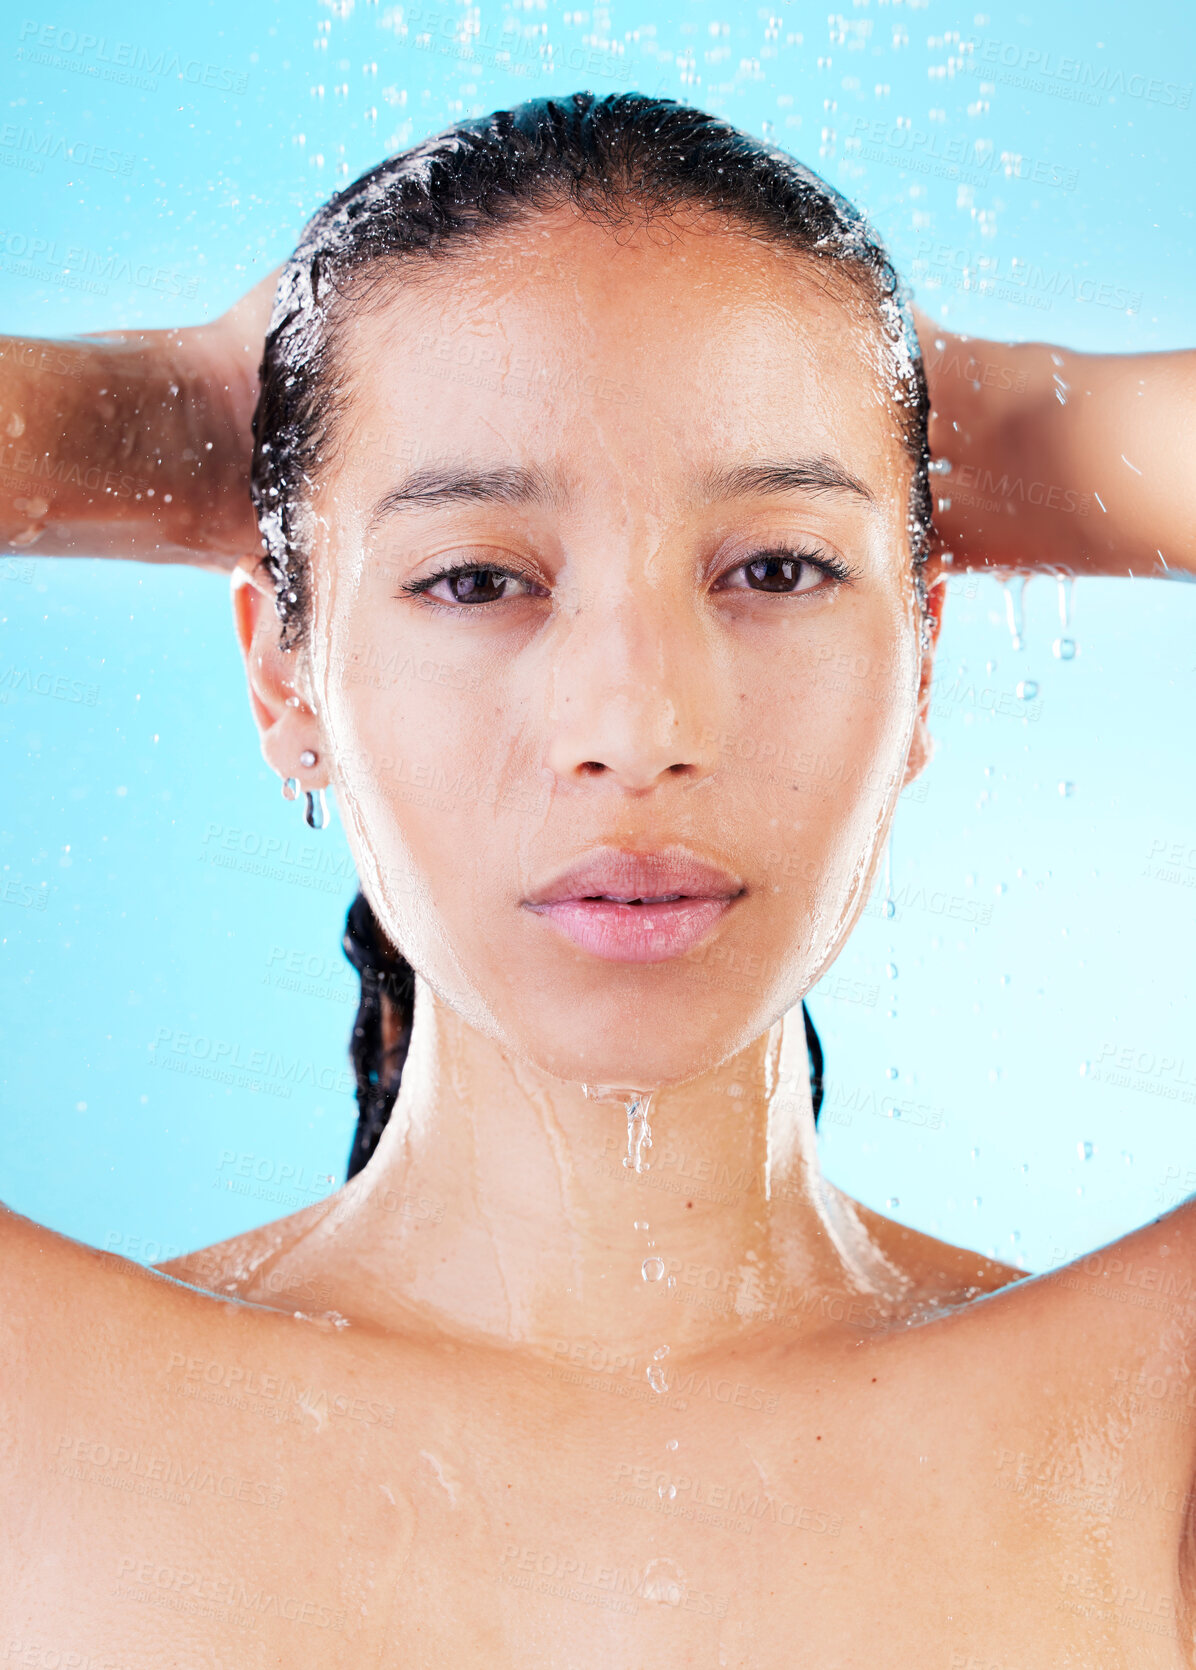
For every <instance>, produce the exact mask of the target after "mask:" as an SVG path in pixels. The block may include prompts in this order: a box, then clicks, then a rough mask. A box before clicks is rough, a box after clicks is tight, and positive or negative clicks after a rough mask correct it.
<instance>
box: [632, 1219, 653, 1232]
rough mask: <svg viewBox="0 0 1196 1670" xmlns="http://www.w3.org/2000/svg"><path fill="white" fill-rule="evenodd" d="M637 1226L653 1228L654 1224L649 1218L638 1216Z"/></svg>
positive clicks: (639, 1227) (638, 1227)
mask: <svg viewBox="0 0 1196 1670" xmlns="http://www.w3.org/2000/svg"><path fill="white" fill-rule="evenodd" d="M635 1227H636V1228H637V1229H651V1227H652V1225H651V1224H650V1223H649V1222H648V1220H647V1218H637V1219H636V1220H635Z"/></svg>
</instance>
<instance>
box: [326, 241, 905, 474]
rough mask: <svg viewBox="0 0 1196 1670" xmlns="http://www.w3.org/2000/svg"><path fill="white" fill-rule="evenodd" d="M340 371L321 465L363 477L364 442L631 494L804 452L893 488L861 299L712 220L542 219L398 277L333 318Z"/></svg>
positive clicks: (878, 370) (878, 360) (882, 392)
mask: <svg viewBox="0 0 1196 1670" xmlns="http://www.w3.org/2000/svg"><path fill="white" fill-rule="evenodd" d="M350 294H351V296H353V292H350ZM336 357H337V361H338V368H339V373H340V374H339V376H338V384H339V386H340V388H341V390H342V399H341V402H340V409H339V416H338V424H337V431H338V439H340V440H342V441H347V442H349V443H350V444H349V445H348V447H336V448H334V451H335V452H337V453H339V454H340V455H341V456H342V458H345V459H356V460H359V461H360V463H361V464H362V465H365V466H366V467H367V468H368V462H369V460H370V459H371V458H373V457H374V456H375V449H374V448H373V447H372V446H371V445H370V444H369V443H370V441H378V442H381V443H382V456H385V453H386V450H387V448H388V447H391V448H393V444H394V443H395V442H402V443H405V444H406V447H407V449H408V451H410V449H411V447H412V446H415V447H416V449H417V450H426V452H427V453H428V455H437V454H444V453H445V452H448V451H454V450H455V451H460V450H461V449H462V447H463V445H465V444H468V446H469V447H470V449H471V450H473V451H477V450H478V449H479V448H480V449H481V450H482V451H486V452H493V453H494V455H495V456H496V457H497V456H499V455H500V454H502V455H505V456H510V455H512V454H513V453H517V454H520V455H524V456H528V455H531V454H535V455H537V456H544V455H546V454H547V453H550V452H551V453H552V454H554V455H555V456H558V457H559V456H561V455H562V454H569V455H571V456H572V457H573V458H574V459H575V461H576V463H577V464H578V466H579V469H580V470H581V471H582V472H583V473H584V471H585V469H586V468H587V467H588V468H591V469H602V470H604V471H606V472H608V473H609V471H610V470H611V469H612V468H614V469H616V470H620V471H623V472H626V474H625V476H624V479H631V478H633V477H634V476H635V475H636V474H637V472H642V471H643V470H644V469H645V468H646V467H648V465H649V464H650V465H651V468H652V469H653V471H654V472H656V473H657V475H659V473H660V472H661V471H662V470H667V469H668V467H669V464H670V462H673V463H676V464H677V466H678V467H686V468H690V467H692V466H693V465H694V464H695V463H697V464H701V465H706V464H709V463H711V462H715V461H718V460H723V459H726V458H728V457H732V456H733V457H734V458H735V459H738V458H740V457H746V456H748V455H750V454H751V453H752V452H753V451H760V452H762V453H776V452H778V451H779V450H785V449H786V448H787V449H789V450H792V448H793V446H794V444H795V443H800V450H801V451H802V452H803V453H805V454H808V455H816V454H825V455H827V456H830V457H833V458H836V459H839V460H841V461H842V462H843V463H844V464H845V465H846V466H847V468H848V469H850V470H851V471H852V472H853V473H854V474H856V475H857V476H858V477H860V479H862V480H865V481H867V482H868V483H869V485H870V486H871V487H872V488H873V489H874V490H875V491H876V493H877V496H878V497H887V496H888V493H887V491H886V489H888V488H892V487H895V484H896V483H897V480H898V478H900V477H903V476H904V473H905V469H904V466H905V465H906V462H907V461H906V459H905V455H904V453H903V451H902V449H901V445H900V440H899V434H898V429H897V425H896V422H895V420H894V417H893V413H892V406H891V400H890V397H889V393H888V388H889V386H890V384H891V382H892V366H891V349H890V347H889V345H888V343H887V341H886V340H885V339H884V337H883V335H882V332H881V330H880V327H879V325H878V323H877V321H876V319H875V317H874V315H873V314H872V313H871V311H870V309H869V307H868V304H867V302H866V301H865V299H864V298H863V297H862V296H861V295H860V293H859V291H858V289H857V288H856V287H855V286H853V285H851V284H849V283H848V282H847V281H846V280H845V278H844V276H843V274H842V273H841V272H837V271H835V270H834V269H833V267H832V265H831V263H830V262H829V261H817V260H814V259H811V258H809V257H805V256H803V255H800V254H797V253H795V252H794V251H793V250H792V249H789V248H786V247H784V246H780V245H778V244H776V243H775V242H774V241H766V240H764V239H762V238H760V237H759V236H752V235H749V234H747V233H745V232H743V231H740V230H733V229H730V228H729V227H728V226H726V225H725V224H722V223H719V222H716V221H714V220H713V218H712V217H710V216H702V217H692V218H691V220H690V221H689V222H688V223H677V222H675V221H671V222H669V223H667V224H666V223H663V222H656V223H652V222H649V223H648V224H646V225H645V224H642V223H639V224H636V225H634V226H630V227H620V228H615V229H612V228H611V227H609V226H606V225H602V224H595V223H594V222H593V221H591V220H588V219H585V218H582V217H581V216H579V215H577V214H576V213H575V212H573V211H571V210H561V211H553V212H549V213H541V214H539V215H537V216H535V217H533V218H531V219H529V220H527V221H524V222H521V223H520V224H518V225H516V226H512V227H507V228H503V229H502V230H501V231H487V232H486V233H485V234H484V235H483V236H482V237H481V238H480V239H479V241H478V242H477V243H476V244H470V243H469V242H467V241H465V240H462V242H461V243H460V244H459V245H458V246H457V247H456V248H454V249H452V250H451V251H449V252H448V253H447V254H446V255H444V256H442V257H440V258H438V259H433V260H428V259H427V258H416V259H415V260H414V261H413V260H410V259H408V260H403V261H397V262H395V263H394V265H393V266H392V267H391V268H390V269H389V270H375V271H374V272H373V273H372V274H371V276H370V281H369V283H368V285H367V286H366V287H365V289H364V292H359V293H358V294H357V295H356V296H353V299H352V300H351V301H350V303H349V305H348V307H347V308H345V310H344V313H343V315H342V319H341V321H340V322H339V324H338V328H337V354H336ZM363 441H364V442H365V444H364V445H362V443H363ZM354 443H356V444H354Z"/></svg>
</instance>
